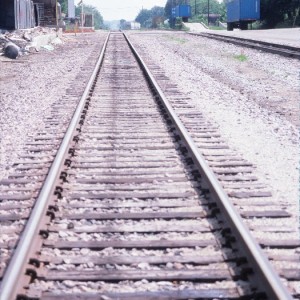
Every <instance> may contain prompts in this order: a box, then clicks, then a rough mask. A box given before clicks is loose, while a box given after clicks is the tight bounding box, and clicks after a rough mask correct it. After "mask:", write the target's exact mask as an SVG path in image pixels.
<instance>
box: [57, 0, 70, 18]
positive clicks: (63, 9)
mask: <svg viewBox="0 0 300 300" xmlns="http://www.w3.org/2000/svg"><path fill="white" fill-rule="evenodd" d="M58 2H59V4H60V6H61V12H62V13H64V14H66V15H67V13H68V0H58Z"/></svg>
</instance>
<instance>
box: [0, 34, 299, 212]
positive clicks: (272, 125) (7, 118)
mask: <svg viewBox="0 0 300 300" xmlns="http://www.w3.org/2000/svg"><path fill="white" fill-rule="evenodd" d="M129 35H130V38H131V39H132V41H133V42H134V44H135V45H137V49H138V51H139V52H140V53H141V54H142V56H143V57H144V58H145V60H146V61H149V62H152V63H154V62H155V64H157V65H159V66H160V67H161V68H162V69H163V71H164V72H165V74H166V75H167V77H168V78H170V80H171V82H173V83H175V84H177V85H178V87H179V88H180V89H181V90H182V91H183V92H184V93H185V94H186V95H187V96H188V97H189V98H191V101H192V103H193V105H194V106H195V107H196V109H199V110H201V112H202V113H203V114H204V115H205V116H206V117H207V119H209V120H211V121H212V122H214V123H215V124H216V125H218V127H219V131H220V133H221V134H222V136H223V137H224V138H225V139H226V142H227V143H228V145H229V146H230V147H231V148H233V149H236V150H237V151H238V152H239V153H241V154H242V156H243V157H244V158H245V159H247V160H248V161H249V162H251V163H253V164H255V165H256V166H257V174H256V175H258V176H259V177H260V178H261V180H262V181H263V182H265V183H267V184H268V185H269V186H270V187H271V188H272V191H273V195H274V199H276V200H278V201H280V202H282V203H288V205H290V206H291V209H290V211H293V212H294V213H295V215H296V214H297V212H298V211H299V209H298V186H299V185H298V177H299V176H298V153H299V143H298V127H299V123H300V122H299V104H298V102H297V101H298V99H299V62H298V61H297V60H293V59H288V58H283V57H279V56H276V55H272V54H266V53H262V52H259V51H256V50H252V49H246V48H241V47H237V46H234V45H230V44H225V43H220V42H217V41H213V40H210V39H206V38H201V37H195V36H190V35H188V34H184V33H170V32H159V33H155V32H154V33H153V32H151V34H146V33H139V34H136V33H134V32H131V33H130V34H129ZM105 36H106V33H105V32H99V33H96V34H87V35H86V34H83V35H77V36H74V35H67V36H63V38H62V39H63V41H64V44H62V45H58V46H56V49H55V50H54V51H50V52H47V51H46V50H44V51H42V50H41V51H40V52H39V53H37V54H31V55H29V56H23V57H21V58H20V59H18V60H16V61H10V60H8V59H7V58H4V57H0V64H1V74H0V87H1V88H0V101H1V106H0V126H1V132H0V140H1V142H0V145H1V147H0V179H2V178H5V177H6V176H7V175H8V174H9V171H10V170H12V169H13V164H14V163H15V162H16V161H17V159H18V155H19V153H20V152H21V150H22V147H23V145H24V143H25V140H26V138H27V137H28V136H33V135H34V134H35V132H36V130H37V128H38V127H39V125H40V123H41V122H43V119H44V117H45V116H46V115H47V112H48V111H49V110H50V107H51V105H52V103H54V102H55V101H57V99H60V98H61V97H63V95H64V94H65V91H66V88H67V86H68V85H69V84H70V83H71V82H72V81H74V79H75V77H76V75H77V74H78V73H79V72H80V68H81V67H84V64H85V62H86V61H87V60H88V59H89V57H90V55H91V53H92V51H93V50H94V49H95V48H96V47H100V46H101V45H102V44H103V41H104V38H105ZM241 55H242V56H245V57H246V61H241V60H240V59H239V57H241Z"/></svg>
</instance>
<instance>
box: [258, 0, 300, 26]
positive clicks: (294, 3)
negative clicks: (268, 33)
mask: <svg viewBox="0 0 300 300" xmlns="http://www.w3.org/2000/svg"><path fill="white" fill-rule="evenodd" d="M299 8H300V1H299V0H261V20H262V21H263V27H265V28H274V27H275V26H276V25H277V24H278V23H281V22H283V21H288V23H290V25H292V23H293V21H294V19H295V18H296V17H297V16H299Z"/></svg>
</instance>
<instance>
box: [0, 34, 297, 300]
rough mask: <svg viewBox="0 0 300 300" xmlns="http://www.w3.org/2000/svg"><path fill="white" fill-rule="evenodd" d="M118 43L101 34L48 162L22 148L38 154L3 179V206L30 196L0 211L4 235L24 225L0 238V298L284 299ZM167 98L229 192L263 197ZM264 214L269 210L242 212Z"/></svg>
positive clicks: (141, 71) (149, 83)
mask: <svg viewBox="0 0 300 300" xmlns="http://www.w3.org/2000/svg"><path fill="white" fill-rule="evenodd" d="M129 45H130V43H129V41H127V40H126V39H125V38H124V36H123V34H121V33H111V34H110V36H109V37H108V39H107V41H106V43H105V46H104V47H103V50H102V53H101V55H100V58H99V62H98V65H97V68H96V69H95V71H94V74H93V76H92V78H91V80H90V82H89V84H88V87H87V89H86V91H85V93H84V95H83V96H82V99H81V102H80V103H79V105H78V107H77V110H76V112H75V114H74V117H73V119H72V121H71V123H70V125H69V128H68V131H67V133H66V135H65V136H64V139H63V141H62V143H61V146H60V149H59V151H58V154H57V155H56V158H55V160H54V162H52V160H51V158H49V157H48V158H47V156H46V157H45V156H43V157H39V153H38V151H37V153H35V151H34V149H35V148H34V147H36V146H37V145H36V143H34V144H33V145H30V147H31V148H30V149H31V151H32V153H33V154H32V157H33V158H34V159H36V158H37V157H39V161H38V162H36V161H35V160H28V159H25V160H24V161H23V162H20V165H19V171H20V174H17V173H16V174H13V175H12V176H11V178H10V184H13V186H9V188H6V189H4V188H3V191H5V192H6V194H5V195H3V196H2V198H3V200H4V201H5V209H6V211H8V212H9V211H10V210H13V209H16V208H17V207H18V205H17V204H16V203H15V201H19V202H20V203H21V204H22V205H23V208H26V207H30V206H31V201H32V200H31V199H32V198H36V197H37V194H38V197H37V203H36V204H35V207H34V209H33V212H30V209H28V211H26V210H25V211H22V214H13V213H8V214H7V215H6V216H4V217H2V219H1V221H2V224H3V226H2V228H3V229H5V230H6V231H7V233H10V232H11V231H12V230H15V231H16V233H17V232H21V231H23V232H22V236H21V239H20V241H19V242H17V240H18V238H17V236H15V238H14V239H13V240H9V239H8V240H7V243H4V244H3V245H1V247H2V249H3V253H5V254H6V255H7V257H6V258H5V259H1V264H2V265H4V266H5V267H4V270H3V274H1V276H3V278H2V284H1V293H0V298H1V299H3V300H4V299H15V298H16V297H17V298H18V299H28V298H29V299H38V298H41V299H58V298H61V299H99V297H102V299H154V298H158V299H216V298H226V299H237V298H239V299H262V298H269V299H291V298H292V296H291V291H289V290H287V288H285V286H284V285H283V284H282V283H281V280H280V279H279V277H278V275H277V274H276V272H275V271H274V269H273V267H272V266H271V265H270V263H269V262H268V261H267V259H266V258H265V255H264V254H263V252H262V250H261V248H260V247H259V246H258V244H257V242H255V240H254V239H253V238H252V237H251V234H250V233H249V230H248V229H247V228H246V226H245V225H244V223H243V222H242V219H241V217H240V216H239V214H238V213H237V212H236V210H235V208H234V206H233V205H232V204H231V202H230V201H229V199H228V197H227V195H226V193H225V192H224V191H223V189H222V188H221V186H220V184H219V183H218V182H217V180H216V179H215V175H214V174H213V173H212V172H211V171H210V169H209V168H208V166H207V164H206V163H205V161H204V159H203V157H202V156H201V155H200V153H199V151H198V149H197V147H196V145H195V143H194V142H193V141H192V140H191V138H190V136H189V134H188V132H187V129H185V128H184V126H183V124H182V122H181V121H180V120H179V118H178V116H177V115H176V114H175V112H174V110H173V109H172V108H171V106H170V104H169V103H168V101H167V99H166V97H165V96H164V95H163V94H162V91H161V89H160V87H159V86H158V84H157V83H156V82H155V80H154V78H153V76H152V75H151V74H150V73H149V72H148V68H147V67H146V66H145V65H144V64H143V62H142V60H141V59H140V58H139V56H138V54H136V53H135V52H134V51H135V50H134V48H133V46H130V47H131V49H130V47H129ZM132 51H133V52H134V53H135V55H133V53H132ZM174 107H175V111H176V110H179V111H180V113H181V118H183V120H184V122H185V126H188V127H189V128H190V129H192V130H194V132H196V133H194V134H193V139H194V141H195V142H196V143H197V145H200V146H201V147H202V148H203V149H206V151H207V159H208V160H209V161H210V160H211V163H210V164H211V165H213V168H214V171H215V172H216V174H219V176H220V177H221V178H222V179H223V181H224V182H226V183H227V184H228V187H230V188H231V189H232V190H233V191H232V196H233V197H237V198H247V197H254V198H255V197H264V196H268V192H266V191H265V188H264V187H262V186H260V185H259V183H257V182H256V180H255V179H254V178H253V177H251V174H250V173H251V172H250V171H249V165H248V164H247V163H246V162H244V161H243V160H241V159H237V158H235V157H233V156H230V151H229V150H228V149H227V148H228V147H227V146H226V145H225V144H224V142H223V141H222V140H221V139H220V137H219V136H218V134H217V132H216V130H215V129H214V128H213V126H211V125H210V124H209V123H208V122H207V121H205V120H204V119H203V118H202V117H201V115H198V114H197V113H193V112H191V110H190V108H187V107H186V105H185V104H184V103H183V101H181V100H180V99H179V100H178V101H177V102H176V104H175V105H174ZM52 122H53V120H52ZM54 123H55V122H54ZM190 129H189V130H190ZM50 139H52V137H51V136H49V135H45V136H44V141H47V140H50ZM56 139H57V140H59V139H61V137H58V136H57V137H56ZM38 144H39V143H38ZM38 147H41V145H40V144H39V146H38ZM43 147H44V150H45V151H49V152H51V147H49V149H48V148H47V142H45V143H43ZM220 151H221V153H222V154H221V155H220ZM44 163H46V164H48V165H49V166H50V165H51V168H50V171H49V172H48V171H47V168H45V166H44V167H42V165H43V164H44ZM23 171H25V173H26V175H23V176H24V178H22V177H21V176H22V172H23ZM241 173H243V174H245V177H244V179H241V176H240V174H241ZM29 175H30V176H32V177H35V179H36V180H37V181H39V182H40V181H43V180H44V178H46V181H45V183H44V185H43V188H42V190H41V191H40V192H38V191H36V192H32V190H34V189H32V186H31V184H32V183H31V182H32V180H30V179H28V178H29V177H30V176H29ZM253 181H254V182H253ZM1 184H2V185H5V182H2V183H1ZM11 188H13V191H11V190H10V189H11ZM245 190H246V191H245ZM15 191H17V193H15ZM2 193H4V192H2ZM10 201H12V204H10ZM268 213H269V214H272V215H273V217H274V211H271V212H270V211H269V212H267V213H265V214H263V213H262V211H258V212H251V211H246V212H245V213H244V216H243V214H242V216H243V217H246V218H249V217H250V218H252V217H259V216H260V215H261V216H263V217H264V216H266V215H267V214H268ZM275 214H277V215H276V217H278V218H285V217H288V213H287V212H280V211H277V212H276V211H275ZM29 216H30V217H29ZM19 219H21V221H19ZM25 221H26V222H27V223H26V225H25V230H23V227H22V225H23V223H25ZM12 228H14V229H12ZM260 244H261V245H262V246H264V247H274V246H275V247H276V246H278V242H276V241H275V243H274V244H273V245H272V241H271V242H270V241H266V240H263V241H260ZM15 246H16V247H17V248H16V250H15V252H14V254H13V256H12V258H11V259H10V261H9V257H10V254H11V252H12V250H11V249H13V248H14V247H15ZM285 246H286V245H285ZM297 246H299V245H297V243H293V241H291V243H290V245H289V247H293V248H297ZM287 257H288V256H287ZM287 260H290V257H288V258H287ZM6 265H7V267H6ZM289 271H290V272H285V273H284V272H283V273H281V276H283V277H285V278H293V279H294V280H295V279H296V278H297V276H296V275H295V272H297V270H294V273H293V270H289ZM291 273H292V274H291ZM299 277H300V276H299ZM298 279H299V278H298ZM294 296H297V295H294Z"/></svg>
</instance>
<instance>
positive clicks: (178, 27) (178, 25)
mask: <svg viewBox="0 0 300 300" xmlns="http://www.w3.org/2000/svg"><path fill="white" fill-rule="evenodd" d="M182 28H183V24H182V18H176V20H175V26H174V29H176V30H181V29H182Z"/></svg>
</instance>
